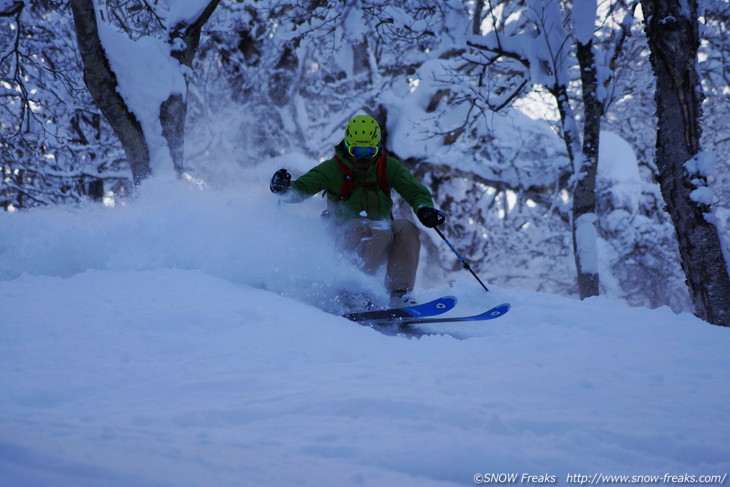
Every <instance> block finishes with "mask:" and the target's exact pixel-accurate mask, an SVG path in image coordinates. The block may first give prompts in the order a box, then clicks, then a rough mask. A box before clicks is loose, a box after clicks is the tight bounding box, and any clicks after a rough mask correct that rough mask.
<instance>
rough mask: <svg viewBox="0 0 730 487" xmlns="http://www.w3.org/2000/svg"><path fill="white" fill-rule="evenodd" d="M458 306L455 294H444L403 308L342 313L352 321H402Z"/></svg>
mask: <svg viewBox="0 0 730 487" xmlns="http://www.w3.org/2000/svg"><path fill="white" fill-rule="evenodd" d="M454 306H456V298H455V297H454V296H444V297H441V298H438V299H434V300H433V301H429V302H428V303H423V304H415V305H413V306H406V307H403V308H389V309H374V310H368V311H356V312H352V313H345V314H344V315H342V316H343V317H345V318H347V319H348V320H351V321H358V322H361V321H390V320H394V321H400V320H404V319H409V318H410V319H414V318H417V319H420V318H423V317H427V316H435V315H440V314H441V313H446V312H447V311H449V310H450V309H453V308H454Z"/></svg>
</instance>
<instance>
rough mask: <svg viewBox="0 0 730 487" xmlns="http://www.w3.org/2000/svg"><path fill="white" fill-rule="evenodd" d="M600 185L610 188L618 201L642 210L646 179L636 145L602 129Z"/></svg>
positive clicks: (599, 152)
mask: <svg viewBox="0 0 730 487" xmlns="http://www.w3.org/2000/svg"><path fill="white" fill-rule="evenodd" d="M597 171H598V173H597V178H598V182H597V184H598V186H599V187H604V188H608V189H609V190H610V192H611V194H612V196H613V198H614V199H615V200H616V202H617V203H618V204H620V205H621V206H622V207H624V208H627V209H629V210H630V211H632V213H636V212H638V211H639V200H640V199H641V193H642V191H643V186H644V184H643V182H642V180H641V175H640V173H639V163H638V160H637V159H636V153H635V152H634V148H633V147H631V144H629V143H628V142H627V141H626V139H624V138H623V137H621V136H620V135H618V134H616V133H613V132H608V131H603V132H601V139H600V145H599V147H598V168H597Z"/></svg>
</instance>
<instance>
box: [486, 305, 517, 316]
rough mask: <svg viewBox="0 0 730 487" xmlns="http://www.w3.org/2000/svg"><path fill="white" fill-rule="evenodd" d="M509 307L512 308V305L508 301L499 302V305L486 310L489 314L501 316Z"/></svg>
mask: <svg viewBox="0 0 730 487" xmlns="http://www.w3.org/2000/svg"><path fill="white" fill-rule="evenodd" d="M510 308H512V305H510V304H509V303H502V304H499V305H497V306H495V307H494V308H492V309H490V310H489V311H488V313H489V314H490V315H491V316H494V317H495V318H497V317H498V316H502V315H503V314H505V313H506V312H507V311H509V310H510Z"/></svg>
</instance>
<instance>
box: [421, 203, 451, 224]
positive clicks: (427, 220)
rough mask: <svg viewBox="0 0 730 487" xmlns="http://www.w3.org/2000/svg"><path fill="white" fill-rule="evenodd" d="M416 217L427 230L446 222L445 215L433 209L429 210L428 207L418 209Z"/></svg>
mask: <svg viewBox="0 0 730 487" xmlns="http://www.w3.org/2000/svg"><path fill="white" fill-rule="evenodd" d="M416 216H417V217H418V219H419V220H420V221H421V223H423V226H424V227H428V228H433V227H435V226H437V225H441V224H442V223H443V222H445V221H446V215H444V214H443V213H441V212H440V211H438V210H436V209H435V208H430V207H428V206H424V207H423V208H419V209H418V211H417V212H416Z"/></svg>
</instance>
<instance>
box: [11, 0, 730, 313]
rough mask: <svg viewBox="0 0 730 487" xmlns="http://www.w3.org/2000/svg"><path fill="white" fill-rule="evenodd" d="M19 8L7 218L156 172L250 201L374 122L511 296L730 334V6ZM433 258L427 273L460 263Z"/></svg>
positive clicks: (110, 201) (121, 197) (176, 4)
mask: <svg viewBox="0 0 730 487" xmlns="http://www.w3.org/2000/svg"><path fill="white" fill-rule="evenodd" d="M644 12H649V15H646V14H645V13H644ZM0 15H1V17H0V98H2V100H3V102H2V103H0V148H1V151H0V167H2V171H3V180H2V186H1V187H0V204H2V206H3V208H4V209H5V210H6V215H3V216H2V218H8V217H11V214H12V212H14V211H19V210H21V211H22V210H27V209H30V208H33V207H37V206H46V205H56V204H78V203H84V202H86V201H89V200H92V201H98V202H100V203H103V204H107V205H118V204H133V203H132V202H133V197H134V193H135V188H136V187H138V186H139V185H141V184H144V182H145V181H146V180H148V179H149V177H150V176H160V177H164V176H165V175H172V176H174V177H178V178H181V179H184V180H187V181H190V182H191V183H192V184H198V185H200V186H205V187H206V188H207V189H209V190H215V188H223V187H229V186H230V185H237V186H240V187H241V191H247V188H246V185H247V182H248V181H247V174H250V173H249V172H247V171H248V170H249V169H251V168H255V167H257V168H262V169H265V170H268V169H270V170H271V172H273V170H275V169H278V168H279V167H281V166H287V165H288V166H290V167H292V168H293V172H295V173H296V171H297V170H299V171H300V173H301V171H304V170H306V168H307V167H311V166H313V165H314V164H315V163H317V162H318V161H320V160H323V159H325V158H328V157H329V156H331V153H332V147H333V146H334V145H335V144H336V143H337V142H339V140H340V139H341V137H342V130H343V127H344V125H345V124H346V122H347V120H348V119H350V118H351V117H352V116H354V115H356V114H359V113H369V114H371V115H373V116H374V117H375V118H376V119H377V120H378V121H379V122H380V123H381V125H382V127H383V128H384V144H385V146H386V147H387V149H388V150H389V151H390V152H391V153H393V154H394V155H395V156H397V157H399V158H400V159H402V160H403V161H404V162H405V164H406V165H407V166H408V167H409V169H411V170H412V171H413V172H414V174H416V175H417V176H418V177H419V178H420V179H421V180H422V181H424V183H425V184H426V185H427V186H428V187H429V188H430V189H431V191H432V192H433V194H434V197H435V200H436V203H437V206H438V207H440V208H441V209H443V210H444V211H445V212H446V213H447V214H448V215H449V219H448V222H447V226H446V229H445V231H446V233H447V234H448V235H449V236H450V238H451V239H452V240H453V242H454V244H455V245H456V246H457V247H458V248H459V249H461V250H462V251H463V253H464V254H465V255H467V256H468V257H469V260H470V261H471V263H472V265H473V267H474V268H475V270H476V271H477V272H478V273H480V275H482V276H483V277H484V278H485V279H486V280H488V281H489V282H493V283H496V284H498V285H500V286H506V287H519V288H524V289H531V290H537V291H541V292H549V293H559V294H563V295H568V296H579V297H587V296H591V295H596V294H602V295H605V296H608V297H611V298H614V299H620V300H624V301H626V302H627V303H628V304H630V305H634V306H648V307H658V306H663V305H667V306H670V307H671V308H672V309H673V310H675V311H677V312H679V311H694V312H696V313H697V314H698V315H699V316H700V317H703V318H704V319H706V320H708V321H711V322H715V323H718V324H728V323H729V320H730V307H729V306H728V303H727V300H728V299H730V297H729V296H730V284H728V266H727V262H728V261H730V259H729V258H728V255H730V251H728V242H727V238H726V236H727V235H728V234H729V233H728V230H729V229H730V184H729V183H730V157H729V156H730V136H728V134H729V133H730V130H728V124H729V123H730V122H728V121H729V120H730V117H729V116H728V115H730V113H729V112H730V103H728V97H729V96H730V72H729V70H728V66H730V62H728V60H727V58H728V55H729V52H730V40H729V38H730V36H728V25H729V23H730V4H728V3H727V2H725V1H722V0H717V1H704V2H697V1H677V2H672V1H658V0H657V1H648V0H647V1H644V2H639V1H638V0H637V1H629V0H610V1H595V0H585V1H584V0H574V1H572V2H570V1H558V0H516V1H498V0H494V1H491V0H480V1H460V0H448V1H430V0H424V1H408V0H405V1H378V0H374V1H346V2H338V1H328V0H312V1H299V2H295V1H283V0H280V1H279V0H262V1H241V2H230V1H222V2H219V1H218V0H189V1H188V0H177V1H173V0H170V1H164V0H160V1H136V0H132V1H119V2H117V1H111V2H95V1H93V0H71V1H68V2H58V1H52V0H39V1H32V2H30V1H28V2H25V1H18V0H2V1H0ZM672 62H676V65H675V66H674V67H672V66H671V63H672ZM663 69H664V70H663ZM673 69H674V71H673ZM666 80H669V83H668V84H667V83H666V82H665V81H666ZM673 96H674V98H676V99H677V100H679V101H678V103H679V105H678V106H679V108H680V111H679V112H672V111H671V103H670V102H668V101H667V100H669V99H670V98H672V97H673ZM672 113H674V115H673V114H672ZM677 113H679V115H677ZM673 131H674V132H673ZM673 133H674V134H675V135H672V134H673ZM676 134H679V136H676ZM657 140H659V143H657ZM672 141H677V143H678V144H680V145H681V147H679V149H676V150H675V148H674V147H673V146H672V143H671V142H672ZM657 147H658V150H657ZM672 158H674V159H676V160H674V159H672ZM296 175H297V174H295V176H296ZM399 206H400V208H399V212H401V213H402V214H403V215H407V214H408V211H409V210H408V209H406V208H404V207H403V203H402V202H400V203H399ZM242 212H245V209H242ZM708 235H710V236H714V237H712V238H708V237H707V236H708ZM708 241H710V247H707V246H706V245H707V242H708ZM424 243H425V249H426V256H425V261H426V263H427V265H424V266H422V269H423V271H422V272H423V274H424V277H423V279H429V280H438V279H444V278H447V277H448V276H449V274H450V273H451V272H453V271H455V270H458V268H459V267H460V265H459V264H458V262H455V259H454V257H453V255H452V254H450V253H449V250H448V249H444V248H443V246H439V245H437V244H438V242H437V241H436V240H432V239H430V238H428V237H427V236H425V237H424ZM697 254H701V256H702V258H700V257H698V255H697ZM702 259H707V260H708V261H714V262H716V263H718V264H717V265H716V266H715V267H714V268H713V267H712V265H711V264H706V263H704V262H702ZM708 288H711V289H708ZM713 293H715V296H714V297H713ZM718 295H719V296H720V297H719V298H718V297H717V296H718ZM722 296H724V301H723V299H722Z"/></svg>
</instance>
